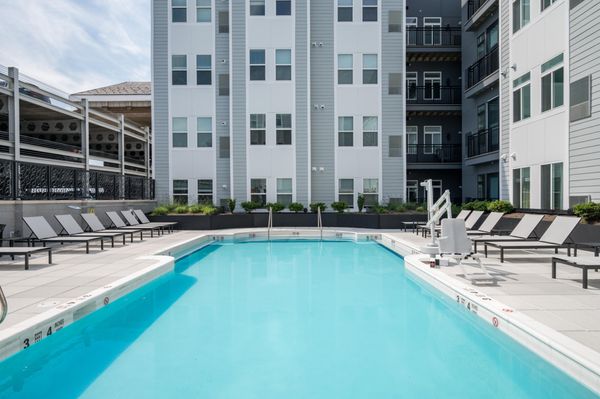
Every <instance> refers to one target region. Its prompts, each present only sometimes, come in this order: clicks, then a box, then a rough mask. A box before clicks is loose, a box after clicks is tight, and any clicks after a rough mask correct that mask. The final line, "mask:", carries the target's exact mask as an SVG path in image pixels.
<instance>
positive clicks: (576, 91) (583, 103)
mask: <svg viewBox="0 0 600 399" xmlns="http://www.w3.org/2000/svg"><path fill="white" fill-rule="evenodd" d="M590 81H591V76H586V77H585V78H583V79H579V80H576V81H575V82H573V83H571V89H570V91H569V105H570V107H571V109H570V120H571V122H575V121H578V120H580V119H585V118H589V117H590V116H592V102H591V101H590V97H591V93H590V87H591V85H590Z"/></svg>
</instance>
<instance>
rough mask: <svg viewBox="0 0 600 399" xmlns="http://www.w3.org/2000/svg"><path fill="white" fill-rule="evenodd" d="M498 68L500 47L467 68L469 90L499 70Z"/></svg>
mask: <svg viewBox="0 0 600 399" xmlns="http://www.w3.org/2000/svg"><path fill="white" fill-rule="evenodd" d="M498 67H499V63H498V46H496V47H494V48H492V49H491V50H490V51H489V52H488V53H487V54H486V55H484V56H483V57H481V58H480V59H479V60H477V62H476V63H474V64H473V65H471V66H470V67H469V68H467V89H468V88H470V87H473V86H475V85H476V84H477V83H479V82H481V81H482V80H483V79H484V78H486V77H487V76H490V75H491V74H492V73H493V72H495V71H497V70H498Z"/></svg>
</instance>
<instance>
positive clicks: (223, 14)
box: [219, 11, 229, 33]
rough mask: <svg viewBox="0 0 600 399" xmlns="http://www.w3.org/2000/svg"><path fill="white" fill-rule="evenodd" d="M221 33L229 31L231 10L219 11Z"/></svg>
mask: <svg viewBox="0 0 600 399" xmlns="http://www.w3.org/2000/svg"><path fill="white" fill-rule="evenodd" d="M219 33H229V11H219Z"/></svg>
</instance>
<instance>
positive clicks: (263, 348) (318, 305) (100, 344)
mask: <svg viewBox="0 0 600 399" xmlns="http://www.w3.org/2000/svg"><path fill="white" fill-rule="evenodd" d="M0 397H10V398H33V397H58V398H70V397H83V398H108V397H114V398H118V397H124V398H138V397H143V398H165V397H180V398H282V397H286V398H367V397H368V398H482V397H486V398H517V399H518V398H592V397H596V396H595V395H594V394H593V393H592V392H590V391H588V390H587V389H585V388H584V387H583V386H581V385H580V384H578V383H577V382H575V381H574V380H572V379H571V378H569V377H568V376H567V375H565V374H564V373H562V372H561V371H559V370H558V369H556V368H554V367H553V366H551V365H550V364H548V363H546V362H545V361H543V360H542V359H541V358H539V357H537V356H536V355H534V354H533V353H531V352H529V351H528V350H526V349H525V348H523V347H522V346H520V345H518V344H517V343H515V342H514V341H512V340H511V339H509V338H508V337H507V336H505V335H504V334H502V333H501V332H499V331H497V330H495V329H494V328H492V327H490V326H489V325H488V324H486V323H484V322H482V321H481V320H480V319H479V318H478V317H476V316H474V315H472V314H470V313H468V312H465V311H464V308H462V307H461V305H459V304H457V303H455V302H453V301H451V300H450V299H448V298H446V297H445V296H443V295H442V294H441V293H437V292H436V291H435V290H433V289H431V288H429V287H428V286H427V285H425V284H422V283H420V282H418V281H416V280H415V279H413V278H410V276H409V275H408V274H406V273H405V271H404V267H403V260H402V258H400V257H399V256H397V255H396V254H394V253H392V252H390V251H388V250H387V249H385V248H384V247H382V246H380V245H378V244H376V243H373V242H364V243H355V242H348V241H343V242H318V241H279V242H278V241H274V242H271V243H269V242H246V243H235V244H234V243H222V244H213V245H210V246H207V247H205V248H203V249H201V250H199V251H198V252H195V253H193V254H192V255H190V256H187V257H185V258H183V259H181V260H179V261H178V262H177V264H176V269H175V271H174V272H173V273H169V274H168V275H166V276H164V277H161V278H159V279H158V280H156V281H154V282H152V283H150V284H148V285H146V286H145V287H143V288H141V289H139V290H137V291H135V292H133V293H131V294H129V295H127V296H125V297H123V298H121V299H119V300H117V301H115V302H114V303H112V304H110V305H108V306H106V307H104V308H102V309H100V310H98V311H96V312H94V313H92V314H91V315H89V316H87V317H85V318H84V319H82V320H80V321H78V322H76V323H74V324H72V325H70V326H68V327H66V328H64V329H63V330H62V331H61V332H60V333H57V334H54V335H51V336H50V337H48V338H46V339H44V340H43V341H41V342H39V343H37V344H36V345H33V346H32V347H30V348H29V349H27V350H25V351H21V352H20V353H18V354H16V355H14V356H13V357H11V358H9V359H7V360H5V361H4V362H2V363H0Z"/></svg>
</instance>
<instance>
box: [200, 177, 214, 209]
mask: <svg viewBox="0 0 600 399" xmlns="http://www.w3.org/2000/svg"><path fill="white" fill-rule="evenodd" d="M198 203H199V204H212V203H213V181H212V180H204V179H203V180H198Z"/></svg>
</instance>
